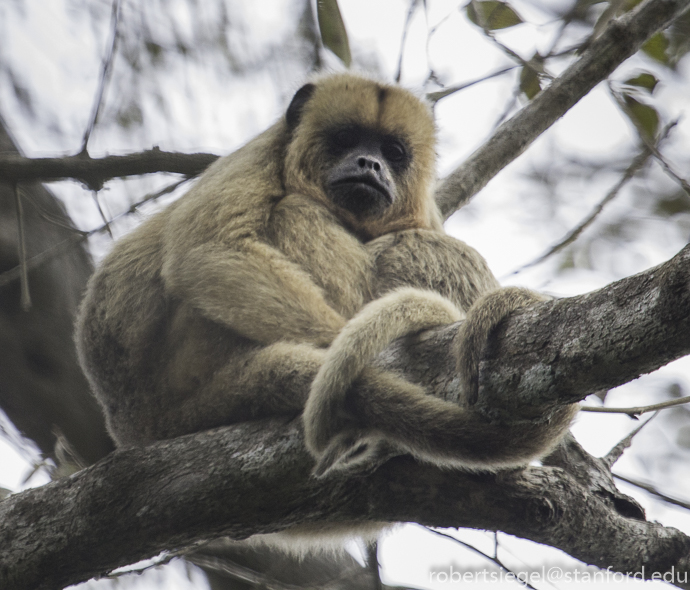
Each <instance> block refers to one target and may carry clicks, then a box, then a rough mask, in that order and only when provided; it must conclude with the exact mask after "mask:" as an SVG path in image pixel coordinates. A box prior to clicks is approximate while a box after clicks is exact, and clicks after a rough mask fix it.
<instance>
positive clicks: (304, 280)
mask: <svg viewBox="0 0 690 590" xmlns="http://www.w3.org/2000/svg"><path fill="white" fill-rule="evenodd" d="M343 125H345V126H350V127H352V126H356V129H358V130H363V131H361V133H362V134H363V135H362V137H363V138H364V139H363V140H362V141H365V140H366V141H367V142H369V143H368V144H367V145H373V146H374V147H373V148H371V149H372V150H373V151H376V150H377V149H378V147H377V146H378V145H379V144H378V143H375V142H376V141H378V142H384V141H387V142H393V144H395V145H393V148H395V149H397V147H396V146H398V145H402V146H404V149H405V153H404V158H403V159H402V160H399V161H398V162H397V163H396V162H395V161H394V160H395V158H394V157H398V156H399V154H398V153H397V152H395V151H394V152H393V154H392V156H391V161H390V162H388V161H387V160H386V158H384V157H380V156H379V155H376V156H375V157H374V156H372V158H371V159H370V160H368V159H367V157H368V156H366V157H363V158H360V159H358V160H357V162H358V163H359V165H360V166H363V165H364V164H363V163H368V164H367V165H369V164H371V165H372V166H374V167H375V170H376V171H377V172H375V173H376V174H379V175H380V178H381V179H382V182H387V180H386V179H390V180H391V183H390V186H389V188H390V191H388V192H389V193H390V194H389V197H390V198H389V201H390V203H389V202H388V201H385V206H384V205H381V210H380V211H379V213H377V214H375V215H374V214H359V213H357V212H356V211H355V210H354V209H348V208H344V207H343V206H340V205H339V204H337V203H336V202H335V201H334V199H333V198H332V189H331V188H329V186H330V185H329V184H328V183H329V182H330V181H329V180H328V179H329V178H330V176H328V175H329V174H330V173H331V172H332V171H333V169H334V167H335V166H336V165H338V164H337V162H336V161H335V156H334V155H333V149H332V147H329V146H331V145H332V144H331V143H329V142H331V141H332V136H333V134H335V133H337V129H338V128H340V127H342V126H343ZM358 132H359V131H358ZM371 138H373V139H371ZM380 138H383V139H380ZM345 139H346V140H348V138H347V137H346V138H345ZM348 141H349V140H348ZM381 145H383V144H381ZM384 147H385V148H386V149H389V150H391V149H393V148H391V147H390V145H386V146H384ZM348 149H349V148H348ZM357 149H359V148H357ZM381 149H384V148H383V147H382V148H381ZM376 153H377V154H378V152H376ZM384 153H388V152H384ZM377 158H378V159H377ZM379 164H380V165H381V166H382V168H383V169H382V170H380V171H379V168H378V166H379ZM349 165H350V166H351V167H352V166H354V165H355V164H352V163H350V164H349ZM434 165H435V128H434V123H433V119H432V116H431V112H430V109H429V108H428V106H427V105H426V104H425V103H424V102H423V101H420V100H419V99H417V98H416V97H415V96H413V95H412V94H411V93H409V92H407V91H405V90H402V89H400V88H398V87H395V86H389V85H385V84H382V83H379V82H375V81H371V80H368V79H365V78H361V77H357V76H353V75H349V74H343V75H336V76H331V77H327V78H323V79H321V80H319V81H317V82H316V83H315V84H313V85H308V86H306V87H304V88H303V89H302V90H301V91H300V92H299V93H298V95H296V98H295V100H294V101H293V104H292V105H291V107H290V109H288V114H287V116H286V117H285V118H282V119H281V120H280V121H278V122H277V123H276V124H275V125H274V126H272V127H271V128H270V129H268V130H267V131H266V132H264V133H263V134H261V135H259V136H258V137H257V138H256V139H254V140H252V141H251V142H249V143H248V144H247V145H246V146H244V147H243V148H241V149H240V150H238V151H237V152H235V153H233V154H231V155H230V156H227V157H225V158H222V159H220V160H218V161H217V162H216V163H215V164H214V165H212V166H211V167H210V168H209V169H208V170H207V171H206V172H205V173H204V174H203V175H202V177H201V178H200V179H199V181H198V182H197V184H196V185H195V186H194V187H193V188H192V189H191V190H190V191H189V192H188V193H187V194H186V195H185V196H183V197H182V198H181V199H179V200H178V201H177V202H175V203H174V204H173V205H171V206H170V207H168V208H167V209H166V210H164V211H163V212H161V213H159V214H157V215H156V216H154V217H152V218H151V219H149V220H147V221H146V222H144V223H143V224H142V225H141V226H139V227H138V228H137V229H135V230H134V231H133V232H132V233H131V234H129V235H128V236H126V237H125V238H123V239H121V240H119V241H118V242H117V244H115V246H114V248H113V250H112V252H111V253H110V254H109V255H108V256H107V257H106V259H105V260H104V261H103V263H102V264H101V266H100V269H99V270H98V271H97V272H96V274H95V275H94V276H93V278H92V279H91V281H90V283H89V287H88V291H87V294H86V297H85V299H84V303H83V305H82V308H81V313H80V316H79V320H78V326H77V344H78V349H79V353H80V358H81V362H82V365H83V367H84V370H85V372H86V374H87V375H88V377H89V379H90V381H91V384H92V386H93V389H94V391H95V394H96V396H97V397H98V399H99V401H100V402H101V404H102V405H103V408H104V411H105V414H106V418H107V424H108V429H109V431H110V433H111V434H112V436H113V438H114V439H115V440H116V442H117V443H118V444H120V445H145V444H147V443H149V442H151V441H154V440H159V439H164V438H169V437H175V436H179V435H182V434H186V433H191V432H197V431H200V430H203V429H207V428H212V427H216V426H221V425H226V424H231V423H234V422H239V421H244V420H252V419H259V418H263V417H268V416H272V415H295V416H296V415H298V414H299V413H301V412H302V411H303V410H304V416H303V421H304V429H305V439H306V443H307V447H308V449H309V451H310V452H311V453H312V454H313V456H314V457H315V459H316V461H317V468H316V472H317V473H325V472H327V471H328V470H330V469H344V468H348V467H350V466H352V465H356V464H358V463H362V462H366V461H367V460H369V459H370V458H371V457H372V455H373V454H374V453H375V452H376V450H377V448H378V447H379V445H392V446H394V447H396V448H399V449H401V450H404V451H406V452H409V453H411V454H412V455H414V456H415V457H417V458H419V459H421V460H424V461H430V462H433V463H436V464H439V465H444V466H458V467H464V468H471V469H490V470H495V469H499V468H503V467H512V466H519V465H524V464H526V463H527V462H528V461H529V460H531V459H532V458H535V457H538V456H540V455H542V454H544V453H545V452H547V451H548V450H549V449H550V448H551V447H552V446H553V445H554V444H555V442H556V441H557V440H558V439H559V437H560V436H561V435H562V434H563V433H564V432H565V431H566V430H567V428H568V424H569V422H570V419H571V417H572V415H573V412H574V409H573V408H572V407H568V408H563V409H560V410H557V411H555V412H554V414H553V416H551V419H550V420H544V421H541V422H539V423H534V424H531V423H530V424H527V425H526V424H525V423H521V424H516V425H514V426H511V425H495V424H490V423H487V422H486V421H485V420H483V419H482V418H481V417H479V416H478V415H477V414H476V413H475V412H473V410H472V407H471V405H458V404H453V403H450V402H447V401H444V400H441V399H438V398H435V397H432V396H428V395H426V394H425V392H424V390H423V388H421V387H420V386H418V385H413V384H411V383H408V382H406V381H405V380H403V379H402V378H400V377H398V376H395V375H392V374H389V373H386V372H382V371H379V370H375V369H373V368H372V367H371V366H370V360H371V359H372V358H373V356H375V355H376V354H377V353H378V352H379V351H381V350H382V349H383V348H385V347H386V346H387V345H388V344H389V343H390V342H391V341H392V340H393V339H395V338H398V337H399V336H402V335H405V334H407V333H410V332H414V331H418V330H422V329H425V328H428V327H431V326H436V325H441V324H448V323H452V322H455V321H457V320H459V319H462V318H463V317H465V315H466V316H467V320H466V322H465V323H464V324H463V328H462V338H461V340H460V346H459V349H458V359H459V370H460V374H461V375H463V376H464V377H465V381H466V388H467V391H466V392H465V395H466V397H467V398H468V399H469V400H470V401H472V398H473V396H474V393H475V391H476V374H477V363H478V360H479V357H480V355H481V352H482V350H483V347H484V345H485V343H486V340H487V338H488V337H489V334H490V332H491V330H492V329H493V328H494V327H495V326H496V325H497V323H498V322H499V321H500V320H501V319H502V318H504V317H505V316H506V315H507V314H509V313H510V312H511V311H513V310H514V309H516V308H518V307H521V306H524V305H528V304H530V303H532V302H534V301H538V300H539V299H540V297H539V296H537V295H535V294H532V293H530V292H527V291H524V290H516V289H507V290H499V285H498V283H497V281H496V279H495V278H494V277H493V275H492V274H491V272H490V271H489V269H488V268H487V265H486V263H485V261H484V260H483V259H482V257H481V256H480V255H479V254H478V253H477V252H476V251H475V250H473V249H472V248H470V247H469V246H467V245H466V244H464V243H463V242H460V241H458V240H455V239H453V238H451V237H449V236H446V235H445V234H444V233H443V230H442V228H441V223H440V216H439V214H438V211H437V210H436V207H435V204H434V200H433V194H432V192H433V183H434V174H435V170H434ZM372 174H374V172H372ZM346 180H347V179H346ZM384 192H385V191H384ZM376 194H377V195H378V197H377V198H379V197H380V194H378V193H376ZM381 202H384V201H383V200H382V201H381ZM488 294H490V295H488ZM478 301H479V303H477V302H478ZM353 384H355V386H356V387H357V388H358V390H359V391H361V392H362V394H361V395H359V396H358V399H359V400H360V401H361V400H364V401H361V403H360V404H359V406H358V407H356V408H354V409H353V408H352V407H349V406H348V405H347V404H346V401H347V398H348V392H349V391H350V390H351V387H352V385H353ZM305 407H306V410H305Z"/></svg>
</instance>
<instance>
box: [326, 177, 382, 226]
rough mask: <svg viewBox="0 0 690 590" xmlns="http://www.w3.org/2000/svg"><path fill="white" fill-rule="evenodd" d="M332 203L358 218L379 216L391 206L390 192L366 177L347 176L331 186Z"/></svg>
mask: <svg viewBox="0 0 690 590" xmlns="http://www.w3.org/2000/svg"><path fill="white" fill-rule="evenodd" d="M330 192H331V198H332V199H333V202H334V203H335V204H336V205H338V206H340V207H342V208H343V209H347V210H348V211H350V212H352V213H354V214H355V215H357V216H358V217H370V216H375V215H381V214H383V212H384V211H385V210H386V209H387V208H388V207H390V206H391V205H392V204H393V200H394V199H393V195H392V194H391V192H390V191H389V190H388V189H387V188H386V187H385V186H384V185H383V184H381V183H380V182H378V181H377V180H376V179H375V178H372V177H371V176H368V175H362V176H348V177H346V178H341V179H339V180H337V181H335V182H333V183H332V184H331V191H330Z"/></svg>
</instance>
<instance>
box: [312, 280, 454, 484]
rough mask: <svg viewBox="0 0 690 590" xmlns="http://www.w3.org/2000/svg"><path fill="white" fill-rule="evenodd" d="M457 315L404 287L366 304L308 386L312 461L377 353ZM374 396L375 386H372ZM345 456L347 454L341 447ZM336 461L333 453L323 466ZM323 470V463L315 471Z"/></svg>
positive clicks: (338, 427) (337, 428) (343, 417)
mask: <svg viewBox="0 0 690 590" xmlns="http://www.w3.org/2000/svg"><path fill="white" fill-rule="evenodd" d="M461 318H462V314H461V312H460V311H459V310H458V309H457V308H456V307H455V306H454V305H453V304H452V303H451V302H450V301H448V300H447V299H445V298H443V297H441V296H440V295H438V294H437V293H432V292H430V291H422V290H419V289H412V288H403V289H398V290H396V291H393V292H391V293H389V294H388V295H386V296H384V297H381V298H380V299H377V300H375V301H373V302H371V303H369V304H368V305H366V306H365V307H364V308H363V309H362V310H361V311H360V312H359V313H358V314H357V315H355V317H353V318H352V319H351V320H350V321H349V322H348V323H347V324H346V325H345V327H344V328H343V329H342V330H341V331H340V333H339V334H338V336H337V337H336V339H335V340H334V341H333V343H332V344H331V346H330V348H329V349H328V350H327V351H326V356H325V358H324V362H323V365H322V366H321V368H320V369H319V372H318V374H317V375H316V377H315V379H314V381H313V382H312V384H311V390H310V393H309V398H308V400H307V404H306V406H305V409H304V415H303V422H304V429H305V441H306V444H307V448H308V449H309V450H310V452H311V453H312V454H313V455H315V456H316V457H317V458H321V459H324V458H323V457H321V456H322V454H323V453H324V450H325V449H326V447H327V446H328V445H329V443H330V441H331V439H333V438H334V437H335V436H336V435H337V434H338V433H340V432H341V431H342V430H343V429H345V428H347V423H348V422H351V418H352V416H349V415H348V412H347V408H346V395H347V393H348V391H349V390H350V388H351V386H352V384H353V382H354V381H355V380H356V379H357V378H358V377H359V376H360V375H361V374H362V372H363V371H364V369H365V368H366V367H367V366H368V364H369V363H370V362H371V360H372V358H374V357H375V356H376V355H377V354H378V353H379V352H381V351H382V350H383V349H384V348H386V346H388V345H389V344H390V343H391V342H392V341H393V340H395V339H396V338H399V337H401V336H404V335H405V334H409V333H412V332H416V331H419V330H423V329H426V328H430V327H432V326H438V325H442V324H449V323H453V322H455V321H458V320H459V319H461ZM372 395H374V396H375V395H376V387H374V388H372ZM342 453H344V454H345V455H348V454H349V453H350V451H349V450H348V449H343V450H342ZM333 461H340V458H339V457H338V456H337V455H333V456H329V458H328V459H326V462H333ZM323 467H324V464H323V460H322V462H321V465H320V466H319V467H318V468H317V472H318V471H319V470H321V469H322V468H323Z"/></svg>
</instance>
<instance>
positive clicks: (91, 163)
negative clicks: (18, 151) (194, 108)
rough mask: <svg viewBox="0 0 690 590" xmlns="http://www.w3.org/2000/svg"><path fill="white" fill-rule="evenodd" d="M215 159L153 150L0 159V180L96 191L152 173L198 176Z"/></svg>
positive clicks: (4, 157) (6, 157)
mask: <svg viewBox="0 0 690 590" xmlns="http://www.w3.org/2000/svg"><path fill="white" fill-rule="evenodd" d="M217 159H218V156H216V155H215V154H203V153H199V154H181V153H178V152H164V151H161V150H159V149H158V148H153V149H151V150H147V151H145V152H140V153H137V154H127V155H125V156H106V157H104V158H91V157H90V156H89V155H88V154H78V155H76V156H66V157H64V158H25V157H23V156H18V155H14V154H12V155H3V156H1V157H0V179H1V180H3V181H5V182H8V183H15V182H27V181H32V180H41V181H44V182H45V181H51V180H64V179H66V178H73V179H75V180H80V181H81V182H83V183H84V184H86V185H87V186H88V187H89V188H91V189H93V190H99V189H100V188H102V186H103V184H104V183H105V182H106V181H108V180H110V179H111V178H117V177H120V176H137V175H140V174H151V173H154V172H173V173H176V174H184V175H185V176H196V175H197V174H201V172H203V171H204V170H205V169H206V168H207V167H208V166H210V165H211V164H212V163H213V162H215V161H216V160H217Z"/></svg>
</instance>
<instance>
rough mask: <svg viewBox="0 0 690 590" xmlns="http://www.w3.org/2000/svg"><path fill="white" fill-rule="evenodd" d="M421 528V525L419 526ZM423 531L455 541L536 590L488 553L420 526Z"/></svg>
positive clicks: (534, 589) (525, 585) (450, 536)
mask: <svg viewBox="0 0 690 590" xmlns="http://www.w3.org/2000/svg"><path fill="white" fill-rule="evenodd" d="M420 526H421V525H420ZM422 528H423V529H426V530H427V531H429V532H430V533H433V534H434V535H438V536H439V537H444V538H446V539H450V540H451V541H455V542H456V543H458V544H459V545H462V546H463V547H464V548H465V549H469V550H470V551H472V552H474V553H476V554H477V555H480V556H482V557H484V558H485V559H488V560H489V561H490V562H491V563H493V564H495V565H496V566H498V567H499V568H500V569H502V570H503V571H504V572H506V573H507V574H512V575H513V576H514V577H515V580H517V581H518V582H520V584H522V585H523V586H524V587H525V588H531V589H532V590H537V589H536V588H535V587H534V586H532V585H531V584H529V583H528V582H526V581H525V580H523V579H522V578H521V577H520V576H518V575H517V574H516V573H515V572H514V571H512V570H511V569H510V568H509V567H507V566H506V565H504V564H503V562H502V561H501V560H500V559H498V557H494V556H491V555H489V554H488V553H484V552H483V551H481V550H480V549H477V548H476V547H475V546H474V545H470V544H469V543H465V541H461V540H460V539H457V538H456V537H453V536H452V535H448V534H446V533H442V532H441V531H437V530H434V529H432V528H429V527H426V526H422Z"/></svg>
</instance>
